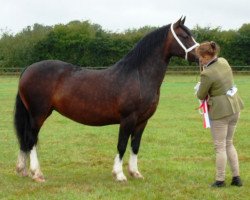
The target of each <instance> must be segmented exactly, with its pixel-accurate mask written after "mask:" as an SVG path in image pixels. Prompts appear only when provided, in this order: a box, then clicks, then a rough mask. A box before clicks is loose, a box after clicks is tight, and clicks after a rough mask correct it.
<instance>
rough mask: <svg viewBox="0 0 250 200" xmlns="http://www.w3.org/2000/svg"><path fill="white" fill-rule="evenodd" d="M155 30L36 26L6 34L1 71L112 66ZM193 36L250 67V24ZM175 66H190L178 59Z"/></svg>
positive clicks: (3, 35) (83, 25) (81, 23)
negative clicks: (53, 62) (49, 63)
mask: <svg viewBox="0 0 250 200" xmlns="http://www.w3.org/2000/svg"><path fill="white" fill-rule="evenodd" d="M155 28H157V27H150V26H145V27H142V28H139V29H128V30H126V31H124V32H122V33H114V32H110V31H106V30H103V29H102V27H101V26H100V25H98V24H93V23H90V22H89V21H71V22H69V23H68V24H58V25H55V26H44V25H41V24H34V25H33V26H28V27H26V28H24V29H23V30H22V31H21V32H19V33H17V34H12V33H10V32H6V31H5V32H2V33H1V38H0V67H2V68H13V67H25V66H28V65H30V64H32V63H34V62H37V61H40V60H45V59H59V60H63V61H66V62H70V63H73V64H75V65H79V66H83V67H86V66H91V67H100V66H109V65H112V64H114V63H115V62H117V61H118V60H119V59H121V58H122V57H123V56H124V55H126V54H127V53H128V52H129V50H130V49H132V48H133V46H134V45H135V44H136V42H138V40H140V39H141V38H142V37H143V36H144V35H145V34H147V33H148V32H150V31H152V30H153V29H155ZM192 32H193V33H194V36H195V38H196V40H197V41H198V42H202V41H210V40H214V41H216V42H217V43H218V44H219V45H220V46H221V56H224V57H226V58H227V59H228V60H229V62H230V64H231V65H242V66H243V65H250V48H249V47H250V24H243V25H242V26H241V28H240V29H239V30H228V31H225V30H221V29H220V27H217V28H210V27H204V28H203V27H200V26H198V25H197V26H196V27H194V28H193V30H192ZM171 65H184V66H185V65H189V63H187V62H186V61H184V60H181V59H176V58H174V59H172V61H171Z"/></svg>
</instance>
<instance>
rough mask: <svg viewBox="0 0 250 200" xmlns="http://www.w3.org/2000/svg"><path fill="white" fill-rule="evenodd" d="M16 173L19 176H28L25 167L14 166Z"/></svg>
mask: <svg viewBox="0 0 250 200" xmlns="http://www.w3.org/2000/svg"><path fill="white" fill-rule="evenodd" d="M16 173H17V174H18V175H19V176H23V177H25V176H28V175H29V174H28V172H27V170H26V169H25V168H20V167H16Z"/></svg>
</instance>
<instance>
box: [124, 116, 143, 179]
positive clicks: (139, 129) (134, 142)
mask: <svg viewBox="0 0 250 200" xmlns="http://www.w3.org/2000/svg"><path fill="white" fill-rule="evenodd" d="M146 125H147V121H146V122H143V123H141V124H139V125H137V126H136V128H135V132H133V133H132V135H131V153H130V159H129V165H128V171H129V174H130V175H131V176H132V177H134V178H142V179H143V176H142V175H141V173H140V172H139V170H138V164H137V155H138V152H139V147H140V142H141V137H142V133H143V131H144V129H145V127H146Z"/></svg>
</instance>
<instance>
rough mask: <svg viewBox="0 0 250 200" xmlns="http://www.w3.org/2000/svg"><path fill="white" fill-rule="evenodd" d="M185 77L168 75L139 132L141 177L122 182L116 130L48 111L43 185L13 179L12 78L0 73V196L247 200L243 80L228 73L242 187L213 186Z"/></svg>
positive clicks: (249, 115) (209, 155) (249, 118)
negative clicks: (116, 175)
mask: <svg viewBox="0 0 250 200" xmlns="http://www.w3.org/2000/svg"><path fill="white" fill-rule="evenodd" d="M197 80H198V77H197V76H192V75H167V76H166V79H165V81H164V82H163V84H162V87H161V99H160V103H159V106H158V109H157V111H156V113H155V115H154V116H153V117H152V118H151V119H150V120H149V123H148V125H147V127H146V129H145V132H144V135H143V138H142V145H141V149H140V154H139V168H140V171H141V173H142V174H143V175H144V177H145V179H144V180H135V179H132V178H130V177H129V176H128V173H127V163H128V156H129V148H128V150H127V152H126V155H125V160H124V172H125V175H127V177H128V182H127V183H117V182H116V181H115V180H114V179H113V178H112V175H111V171H112V166H113V160H114V157H115V155H116V145H117V136H118V133H117V132H118V126H117V125H116V126H106V127H89V126H84V125H81V124H77V123H75V122H73V121H71V120H69V119H66V118H64V117H62V116H61V115H59V114H58V113H56V112H54V113H53V114H52V115H51V117H50V118H49V119H48V120H47V121H46V122H45V124H44V126H43V128H42V130H41V132H40V141H39V146H38V153H39V160H40V164H41V167H42V171H43V173H44V175H45V178H46V182H45V183H35V182H33V181H32V180H31V179H30V178H21V177H18V176H16V174H15V164H16V158H17V153H18V144H17V140H16V137H15V134H14V130H13V120H12V118H13V105H14V99H15V95H16V91H17V83H18V78H16V77H4V76H0V199H60V200H61V199H133V200H134V199H181V200H183V199H184V200H185V199H187V200H190V199H211V200H212V199H249V198H250V183H249V182H250V181H249V180H250V172H249V169H250V162H249V161H250V155H249V152H250V151H249V149H250V135H249V127H250V109H249V108H250V101H249V99H250V92H249V85H250V77H249V76H240V75H237V76H235V82H236V84H237V86H238V88H239V92H240V95H241V97H242V99H243V100H244V102H245V109H244V110H243V111H242V113H241V119H240V122H239V124H238V128H237V131H236V135H235V146H236V149H237V150H238V154H239V160H240V170H241V176H242V179H243V181H244V186H243V187H241V188H237V187H232V186H230V181H231V174H230V170H229V168H227V174H226V181H227V187H226V188H221V189H212V188H210V186H209V185H210V184H211V183H212V182H213V181H214V175H215V165H214V161H215V156H214V149H213V144H212V139H211V135H210V132H209V130H206V129H203V128H202V121H201V120H202V119H201V116H200V115H199V114H198V111H197V110H195V108H196V107H197V106H198V101H197V99H195V97H194V94H193V93H194V91H193V87H194V85H195V84H196V82H197Z"/></svg>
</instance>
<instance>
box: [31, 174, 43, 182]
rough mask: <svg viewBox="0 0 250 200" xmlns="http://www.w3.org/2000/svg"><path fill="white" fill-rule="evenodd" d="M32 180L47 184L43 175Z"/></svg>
mask: <svg viewBox="0 0 250 200" xmlns="http://www.w3.org/2000/svg"><path fill="white" fill-rule="evenodd" d="M32 179H33V180H34V181H35V182H37V183H44V182H45V178H44V176H42V175H40V176H35V177H32Z"/></svg>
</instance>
